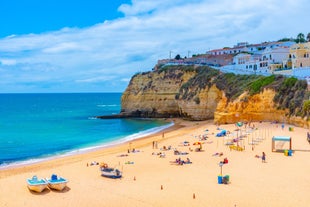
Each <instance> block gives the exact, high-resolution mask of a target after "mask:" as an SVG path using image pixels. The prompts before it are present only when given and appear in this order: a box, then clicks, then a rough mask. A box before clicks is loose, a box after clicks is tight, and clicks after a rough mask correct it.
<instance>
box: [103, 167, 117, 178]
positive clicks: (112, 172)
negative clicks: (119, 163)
mask: <svg viewBox="0 0 310 207" xmlns="http://www.w3.org/2000/svg"><path fill="white" fill-rule="evenodd" d="M100 171H101V175H102V176H103V177H107V178H114V179H115V178H121V177H122V172H121V171H120V170H118V169H116V168H111V167H100Z"/></svg>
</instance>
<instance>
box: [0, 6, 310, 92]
mask: <svg viewBox="0 0 310 207" xmlns="http://www.w3.org/2000/svg"><path fill="white" fill-rule="evenodd" d="M309 9H310V5H309V4H308V3H307V2H306V1H305V0H294V1H293V0H286V1H280V0H266V1H264V2H262V1H261V0H251V1H245V0H235V1H231V0H192V1H188V0H175V1H166V0H157V1H154V0H133V1H132V4H130V5H121V6H120V7H119V11H121V12H123V13H124V14H125V17H124V18H119V19H115V20H110V21H105V22H104V23H98V24H96V25H93V26H90V27H87V28H63V29H62V30H59V31H54V32H47V33H42V34H26V35H19V36H17V35H12V36H9V37H6V38H3V39H0V61H1V65H0V66H1V71H0V75H1V74H2V76H3V75H4V74H5V76H6V77H7V78H9V77H11V78H12V79H11V80H9V81H10V82H11V84H12V87H11V88H7V87H6V85H5V84H1V83H0V88H1V89H0V92H8V90H11V91H14V84H15V85H16V90H20V88H22V85H23V83H29V82H31V81H34V85H32V87H31V90H37V91H41V90H43V91H44V90H52V91H53V90H62V88H63V90H64V91H79V90H81V91H85V90H87V88H89V89H92V90H96V91H100V90H101V91H110V90H113V91H115V90H118V91H123V90H124V89H125V87H126V85H127V83H128V81H129V80H130V78H131V76H132V75H133V74H135V73H136V72H141V71H145V70H150V69H151V68H152V67H153V66H154V65H155V64H156V62H157V60H158V59H162V58H168V57H169V52H170V51H173V52H172V57H174V56H175V55H176V54H180V55H181V56H187V55H188V53H189V51H190V54H197V53H204V52H206V51H207V50H209V49H214V48H221V47H224V46H233V45H234V44H236V43H237V42H238V41H248V42H249V43H257V42H262V41H269V40H270V41H271V40H277V39H281V38H283V37H295V36H296V35H297V34H298V33H300V32H303V33H305V34H307V33H308V32H310V30H309V31H307V30H308V28H307V20H308V19H309V17H310V14H309V12H308V11H309ZM17 76H18V77H19V78H15V79H14V78H13V77H17ZM35 77H39V78H38V79H36V78H35ZM42 77H44V83H45V85H43V86H42V85H40V84H42V83H40V81H36V80H43V79H42ZM36 83H37V84H36ZM112 83H113V84H112ZM46 85H48V87H46ZM66 87H67V88H66ZM26 88H27V87H26Z"/></svg>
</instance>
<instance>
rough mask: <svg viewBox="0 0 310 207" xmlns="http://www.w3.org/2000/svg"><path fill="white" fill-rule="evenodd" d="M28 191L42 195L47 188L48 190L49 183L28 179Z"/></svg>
mask: <svg viewBox="0 0 310 207" xmlns="http://www.w3.org/2000/svg"><path fill="white" fill-rule="evenodd" d="M27 183H28V189H29V190H31V191H34V192H37V193H41V192H42V191H43V190H44V189H45V188H47V182H46V181H45V180H43V179H42V180H36V181H34V180H32V179H28V180H27Z"/></svg>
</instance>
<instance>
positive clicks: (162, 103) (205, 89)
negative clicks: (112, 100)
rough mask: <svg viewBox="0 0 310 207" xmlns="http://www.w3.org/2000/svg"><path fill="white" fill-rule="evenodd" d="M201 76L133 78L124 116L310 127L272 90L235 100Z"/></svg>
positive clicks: (173, 73) (180, 73)
mask: <svg viewBox="0 0 310 207" xmlns="http://www.w3.org/2000/svg"><path fill="white" fill-rule="evenodd" d="M197 76H198V72H197V70H195V69H192V70H189V69H188V70H187V69H186V68H185V69H184V68H174V69H171V70H162V71H152V72H147V73H141V74H137V75H135V76H133V77H132V79H131V81H130V83H129V85H128V87H127V89H126V90H125V92H124V93H123V95H122V100H121V103H122V109H121V113H120V116H123V117H150V118H169V117H181V118H184V119H189V120H207V119H214V122H215V123H219V124H222V123H236V122H237V121H277V122H286V123H290V124H295V125H298V126H302V127H308V126H309V122H308V121H307V119H306V118H301V117H296V116H293V115H291V114H289V110H288V109H286V108H283V107H282V108H281V107H279V104H277V103H275V102H274V97H275V96H276V93H277V92H276V90H274V89H272V88H263V89H262V90H261V91H260V92H258V93H256V94H254V95H253V94H252V95H249V91H244V92H242V93H241V95H239V96H237V97H236V98H235V99H232V98H230V97H227V94H226V93H225V90H220V89H219V88H218V87H217V84H216V83H215V82H214V81H212V80H214V78H215V77H216V76H214V77H211V76H210V77H209V76H208V75H205V74H204V77H205V78H206V81H207V82H206V83H202V82H203V81H202V79H199V78H198V79H197ZM224 84H225V83H224ZM237 84H241V83H237ZM281 98H282V99H283V97H281Z"/></svg>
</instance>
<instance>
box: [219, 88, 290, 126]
mask: <svg viewBox="0 0 310 207" xmlns="http://www.w3.org/2000/svg"><path fill="white" fill-rule="evenodd" d="M274 96H275V91H273V90H268V89H267V90H264V91H263V92H262V93H259V94H256V95H253V96H247V94H246V93H244V94H242V95H241V96H239V97H238V98H237V99H236V100H234V101H231V102H228V100H227V98H226V97H225V96H224V97H223V98H222V99H221V100H220V101H219V103H218V105H217V109H216V112H215V114H214V121H215V122H216V123H236V122H238V121H240V120H241V121H242V120H243V121H262V120H264V121H278V122H283V121H286V118H285V113H286V111H285V110H277V109H276V108H277V107H276V105H275V103H274V102H273V98H274ZM245 97H248V98H247V99H245Z"/></svg>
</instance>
